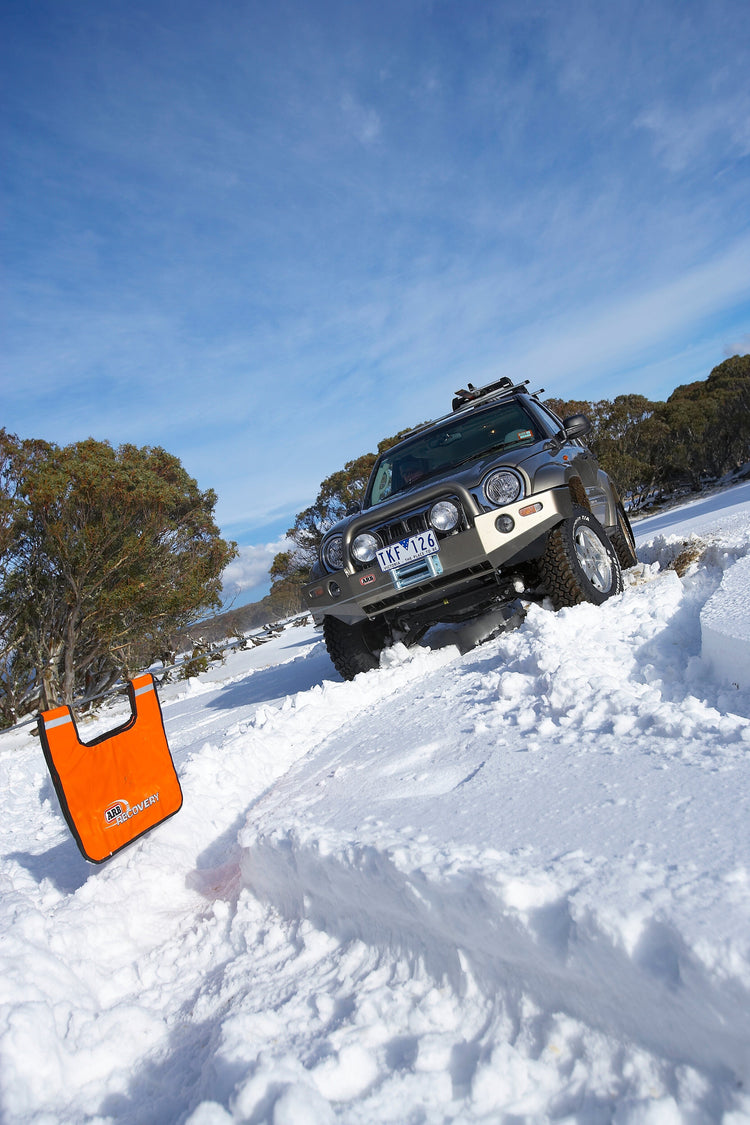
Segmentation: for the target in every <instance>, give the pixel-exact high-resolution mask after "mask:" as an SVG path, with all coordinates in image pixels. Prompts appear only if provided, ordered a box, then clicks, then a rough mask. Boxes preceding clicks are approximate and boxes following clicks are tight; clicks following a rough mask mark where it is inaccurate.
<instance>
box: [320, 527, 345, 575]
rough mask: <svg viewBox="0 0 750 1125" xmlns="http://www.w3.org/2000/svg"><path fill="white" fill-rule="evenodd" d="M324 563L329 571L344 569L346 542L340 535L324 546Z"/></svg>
mask: <svg viewBox="0 0 750 1125" xmlns="http://www.w3.org/2000/svg"><path fill="white" fill-rule="evenodd" d="M323 562H324V563H325V564H326V566H327V567H328V569H329V570H343V569H344V540H343V538H342V536H340V535H333V536H331V538H330V539H327V540H326V542H325V543H324V544H323Z"/></svg>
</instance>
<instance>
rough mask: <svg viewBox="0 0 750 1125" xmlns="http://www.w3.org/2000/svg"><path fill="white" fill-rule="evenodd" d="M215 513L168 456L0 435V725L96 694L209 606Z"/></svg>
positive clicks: (215, 568)
mask: <svg viewBox="0 0 750 1125" xmlns="http://www.w3.org/2000/svg"><path fill="white" fill-rule="evenodd" d="M215 504H216V495H215V493H214V492H213V491H211V490H210V489H209V490H207V491H201V490H200V489H199V487H198V485H197V483H196V481H195V480H193V479H192V478H191V477H190V476H189V475H188V473H187V472H186V471H185V469H184V468H183V467H182V465H181V464H180V461H179V460H178V458H176V457H174V456H173V455H171V454H169V453H167V452H166V451H165V450H164V449H160V448H151V447H144V448H141V449H139V448H137V447H136V446H133V445H122V446H120V447H119V448H113V447H112V446H111V445H110V444H109V443H107V442H101V441H95V440H94V439H93V438H89V439H88V440H86V441H81V442H76V443H75V444H72V445H68V446H65V447H62V448H61V447H58V446H56V445H54V444H51V443H48V442H43V441H19V439H18V438H16V437H14V436H12V435H10V434H7V433H6V432H5V431H4V430H0V723H5V724H7V723H10V722H13V721H14V720H15V719H16V718H17V717H18V716H20V715H22V714H25V713H27V712H29V711H33V710H36V709H37V708H46V707H50V706H54V705H56V704H57V703H59V702H64V703H71V702H73V699H74V698H75V697H76V696H77V695H80V694H81V693H85V694H86V695H92V694H95V693H96V692H98V691H103V690H106V688H107V687H109V686H111V684H112V683H114V682H115V680H117V679H118V677H120V676H121V675H128V674H130V673H131V672H133V671H137V670H138V669H139V668H141V667H143V666H144V665H146V664H148V663H150V662H151V661H152V660H153V659H155V658H157V657H158V656H160V655H162V654H163V653H164V652H165V651H166V650H168V648H169V637H170V636H171V635H173V634H174V632H175V631H177V630H179V629H181V628H184V627H185V626H186V625H187V624H189V623H190V622H191V621H193V620H194V619H195V618H196V616H199V615H200V614H201V613H203V612H206V611H208V610H210V609H212V608H217V607H218V606H219V604H220V599H219V594H220V591H221V573H222V571H223V570H224V568H225V566H226V565H227V563H228V562H229V561H230V559H232V558H233V557H234V555H235V553H236V547H235V544H234V543H227V542H225V541H224V540H223V539H222V538H221V536H220V534H219V530H218V528H217V526H216V523H215V522H214V518H213V510H214V506H215Z"/></svg>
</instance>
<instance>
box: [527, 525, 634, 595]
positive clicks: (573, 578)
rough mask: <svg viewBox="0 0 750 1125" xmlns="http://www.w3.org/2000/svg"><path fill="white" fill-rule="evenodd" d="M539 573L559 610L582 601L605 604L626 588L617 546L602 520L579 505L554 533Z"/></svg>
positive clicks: (540, 562)
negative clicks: (608, 599)
mask: <svg viewBox="0 0 750 1125" xmlns="http://www.w3.org/2000/svg"><path fill="white" fill-rule="evenodd" d="M539 576H540V578H541V580H542V584H543V586H544V589H545V591H546V593H547V595H548V597H549V598H550V600H551V601H552V604H553V605H554V607H555V609H563V608H564V607H565V606H571V605H579V604H580V603H581V602H593V604H594V605H601V604H602V602H605V601H606V600H607V598H611V597H612V596H613V595H614V594H621V593H622V589H623V582H622V570H621V568H620V560H619V558H618V557H617V552H616V551H615V548H614V545H613V544H612V543H611V541H610V539H609V536H608V535H607V533H606V531H605V530H604V528H603V527H602V525H601V524H600V523H599V521H598V520H597V519H595V518H594V516H592V515H591V513H590V512H587V511H586V509H585V508H581V507H579V506H578V505H573V514H572V516H570V518H569V519H566V520H564V521H563V522H562V523H561V524H559V525H558V526H557V527H556V528H554V529H553V530H552V531H551V532H550V534H549V538H548V540H547V547H546V550H545V552H544V554H543V555H542V557H541V559H540V560H539Z"/></svg>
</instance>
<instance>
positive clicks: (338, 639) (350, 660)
mask: <svg viewBox="0 0 750 1125" xmlns="http://www.w3.org/2000/svg"><path fill="white" fill-rule="evenodd" d="M323 639H324V641H325V645H326V648H327V649H328V655H329V656H330V658H331V662H332V663H333V666H334V668H335V669H336V671H337V672H338V673H339V674H340V675H342V676H343V677H344V679H345V680H353V679H354V677H355V676H357V675H359V673H360V672H371V671H372V670H373V668H377V667H378V665H379V664H380V654H381V652H382V651H383V649H384V648H387V646H388V644H389V643H390V640H391V634H390V630H389V629H388V627H387V625H385V623H384V622H378V621H356V622H355V623H354V624H353V625H348V624H347V623H346V622H345V621H339V619H338V618H337V617H329V616H327V615H326V616H325V617H324V618H323Z"/></svg>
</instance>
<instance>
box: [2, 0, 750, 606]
mask: <svg viewBox="0 0 750 1125" xmlns="http://www.w3.org/2000/svg"><path fill="white" fill-rule="evenodd" d="M0 42H2V58H0V64H1V65H0V75H1V77H0V82H1V83H2V87H3V89H2V104H3V107H4V109H3V111H2V147H3V152H2V161H1V164H2V168H1V170H0V177H1V182H2V193H3V250H2V269H3V293H2V325H1V326H0V330H1V332H2V341H3V342H2V357H1V362H2V366H1V367H0V392H1V394H2V407H3V410H2V418H0V424H4V425H5V426H6V427H7V428H8V429H10V430H11V431H13V432H16V433H18V434H20V435H21V436H24V437H31V436H38V437H45V438H47V439H50V440H53V441H56V442H58V443H61V444H64V443H66V442H69V441H73V440H77V439H79V438H83V437H86V436H88V435H93V436H94V437H97V438H102V439H104V438H106V439H108V440H109V441H111V442H112V443H113V444H115V445H116V444H119V443H120V442H125V441H127V442H135V443H136V444H138V445H163V446H165V447H166V448H167V449H168V450H170V451H171V452H173V453H176V454H177V455H178V456H179V457H180V458H181V460H182V461H183V464H184V465H185V466H186V468H187V469H188V471H189V472H190V473H191V474H192V475H194V476H195V477H196V478H197V479H198V481H199V483H200V485H201V486H202V487H204V488H207V487H212V488H214V489H215V490H216V492H217V493H218V496H219V502H218V505H217V517H218V520H219V523H220V525H221V527H222V529H223V531H224V532H225V533H226V534H227V535H228V536H230V537H232V538H235V539H237V540H238V542H239V543H240V544H241V545H242V546H243V548H244V551H243V558H242V565H241V567H238V568H236V569H235V577H236V578H239V579H240V580H241V581H243V582H244V583H245V585H249V586H252V587H253V592H254V593H255V594H260V593H261V592H262V590H261V589H260V588H259V587H257V586H255V585H254V583H255V581H256V580H262V577H263V575H264V573H265V570H266V569H267V566H268V564H269V562H270V558H271V557H272V554H273V552H274V550H275V549H276V547H277V544H278V540H279V538H280V537H281V535H282V534H283V532H284V530H285V529H286V528H287V527H289V526H290V524H291V523H292V522H293V518H294V514H295V513H296V512H298V511H300V510H301V509H302V508H304V507H305V506H307V504H309V503H310V502H311V501H312V500H313V499H314V497H315V494H316V492H317V488H318V484H319V482H320V481H321V480H322V479H323V478H324V477H325V476H327V475H328V474H329V473H330V472H332V471H334V470H335V469H337V468H339V467H340V466H341V465H342V464H343V463H344V462H345V461H346V460H348V459H350V458H352V457H355V456H357V455H359V454H360V453H363V452H365V451H367V450H370V449H374V448H375V446H376V444H377V442H378V440H379V439H380V438H382V437H384V436H386V435H389V434H392V433H395V432H397V431H398V430H400V429H402V428H404V427H405V426H408V425H410V424H413V423H415V422H417V421H420V420H422V419H424V418H427V417H434V416H435V415H438V414H441V413H443V412H444V411H445V409H447V407H448V405H449V402H450V397H451V394H452V392H453V390H454V389H455V388H456V387H458V386H461V385H465V383H466V381H467V380H470V381H472V382H474V383H475V384H478V383H481V382H482V381H487V380H488V379H490V378H492V377H495V376H497V375H500V374H510V375H512V376H514V377H518V378H530V379H531V382H532V384H533V387H534V389H536V388H537V387H539V386H544V387H545V388H546V389H547V391H548V393H549V394H554V395H556V396H561V397H582V398H601V397H613V396H614V395H616V394H619V393H623V392H630V391H634V392H641V393H644V394H647V395H649V396H651V397H653V398H666V397H667V396H668V395H669V394H670V392H671V391H672V390H673V389H674V387H675V386H677V385H678V384H680V383H685V382H690V381H692V380H694V379H702V378H705V377H706V376H707V375H708V373H709V371H710V370H711V368H712V367H713V366H715V365H716V364H717V363H720V362H721V361H722V360H723V359H724V358H725V357H726V356H727V355H731V354H735V353H737V352H747V351H750V202H749V201H750V83H748V80H747V76H748V74H750V11H749V10H748V7H747V3H746V0H712V2H711V4H708V3H705V2H701V3H694V2H691V0H674V2H672V0H652V2H650V3H641V2H640V0H620V2H618V3H617V4H603V3H601V0H595V2H593V0H592V2H588V0H580V2H579V0H573V2H567V3H566V2H565V0H556V2H550V3H547V2H544V3H536V2H535V0H524V2H523V3H520V2H519V3H516V2H503V0H497V2H493V0H461V2H458V0H434V2H428V0H325V2H318V3H315V2H312V0H306V2H303V0H276V2H274V3H269V2H268V0H263V2H256V0H246V2H242V0H214V2H213V3H211V4H206V3H204V2H201V3H197V2H194V0H170V2H168V0H154V2H151V3H143V2H139V0H128V2H127V3H124V2H122V0H90V2H89V0H86V2H78V0H62V2H61V0H54V2H50V0H39V2H35V3H34V4H29V3H28V0H5V2H4V4H3V6H2V14H1V15H0Z"/></svg>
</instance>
